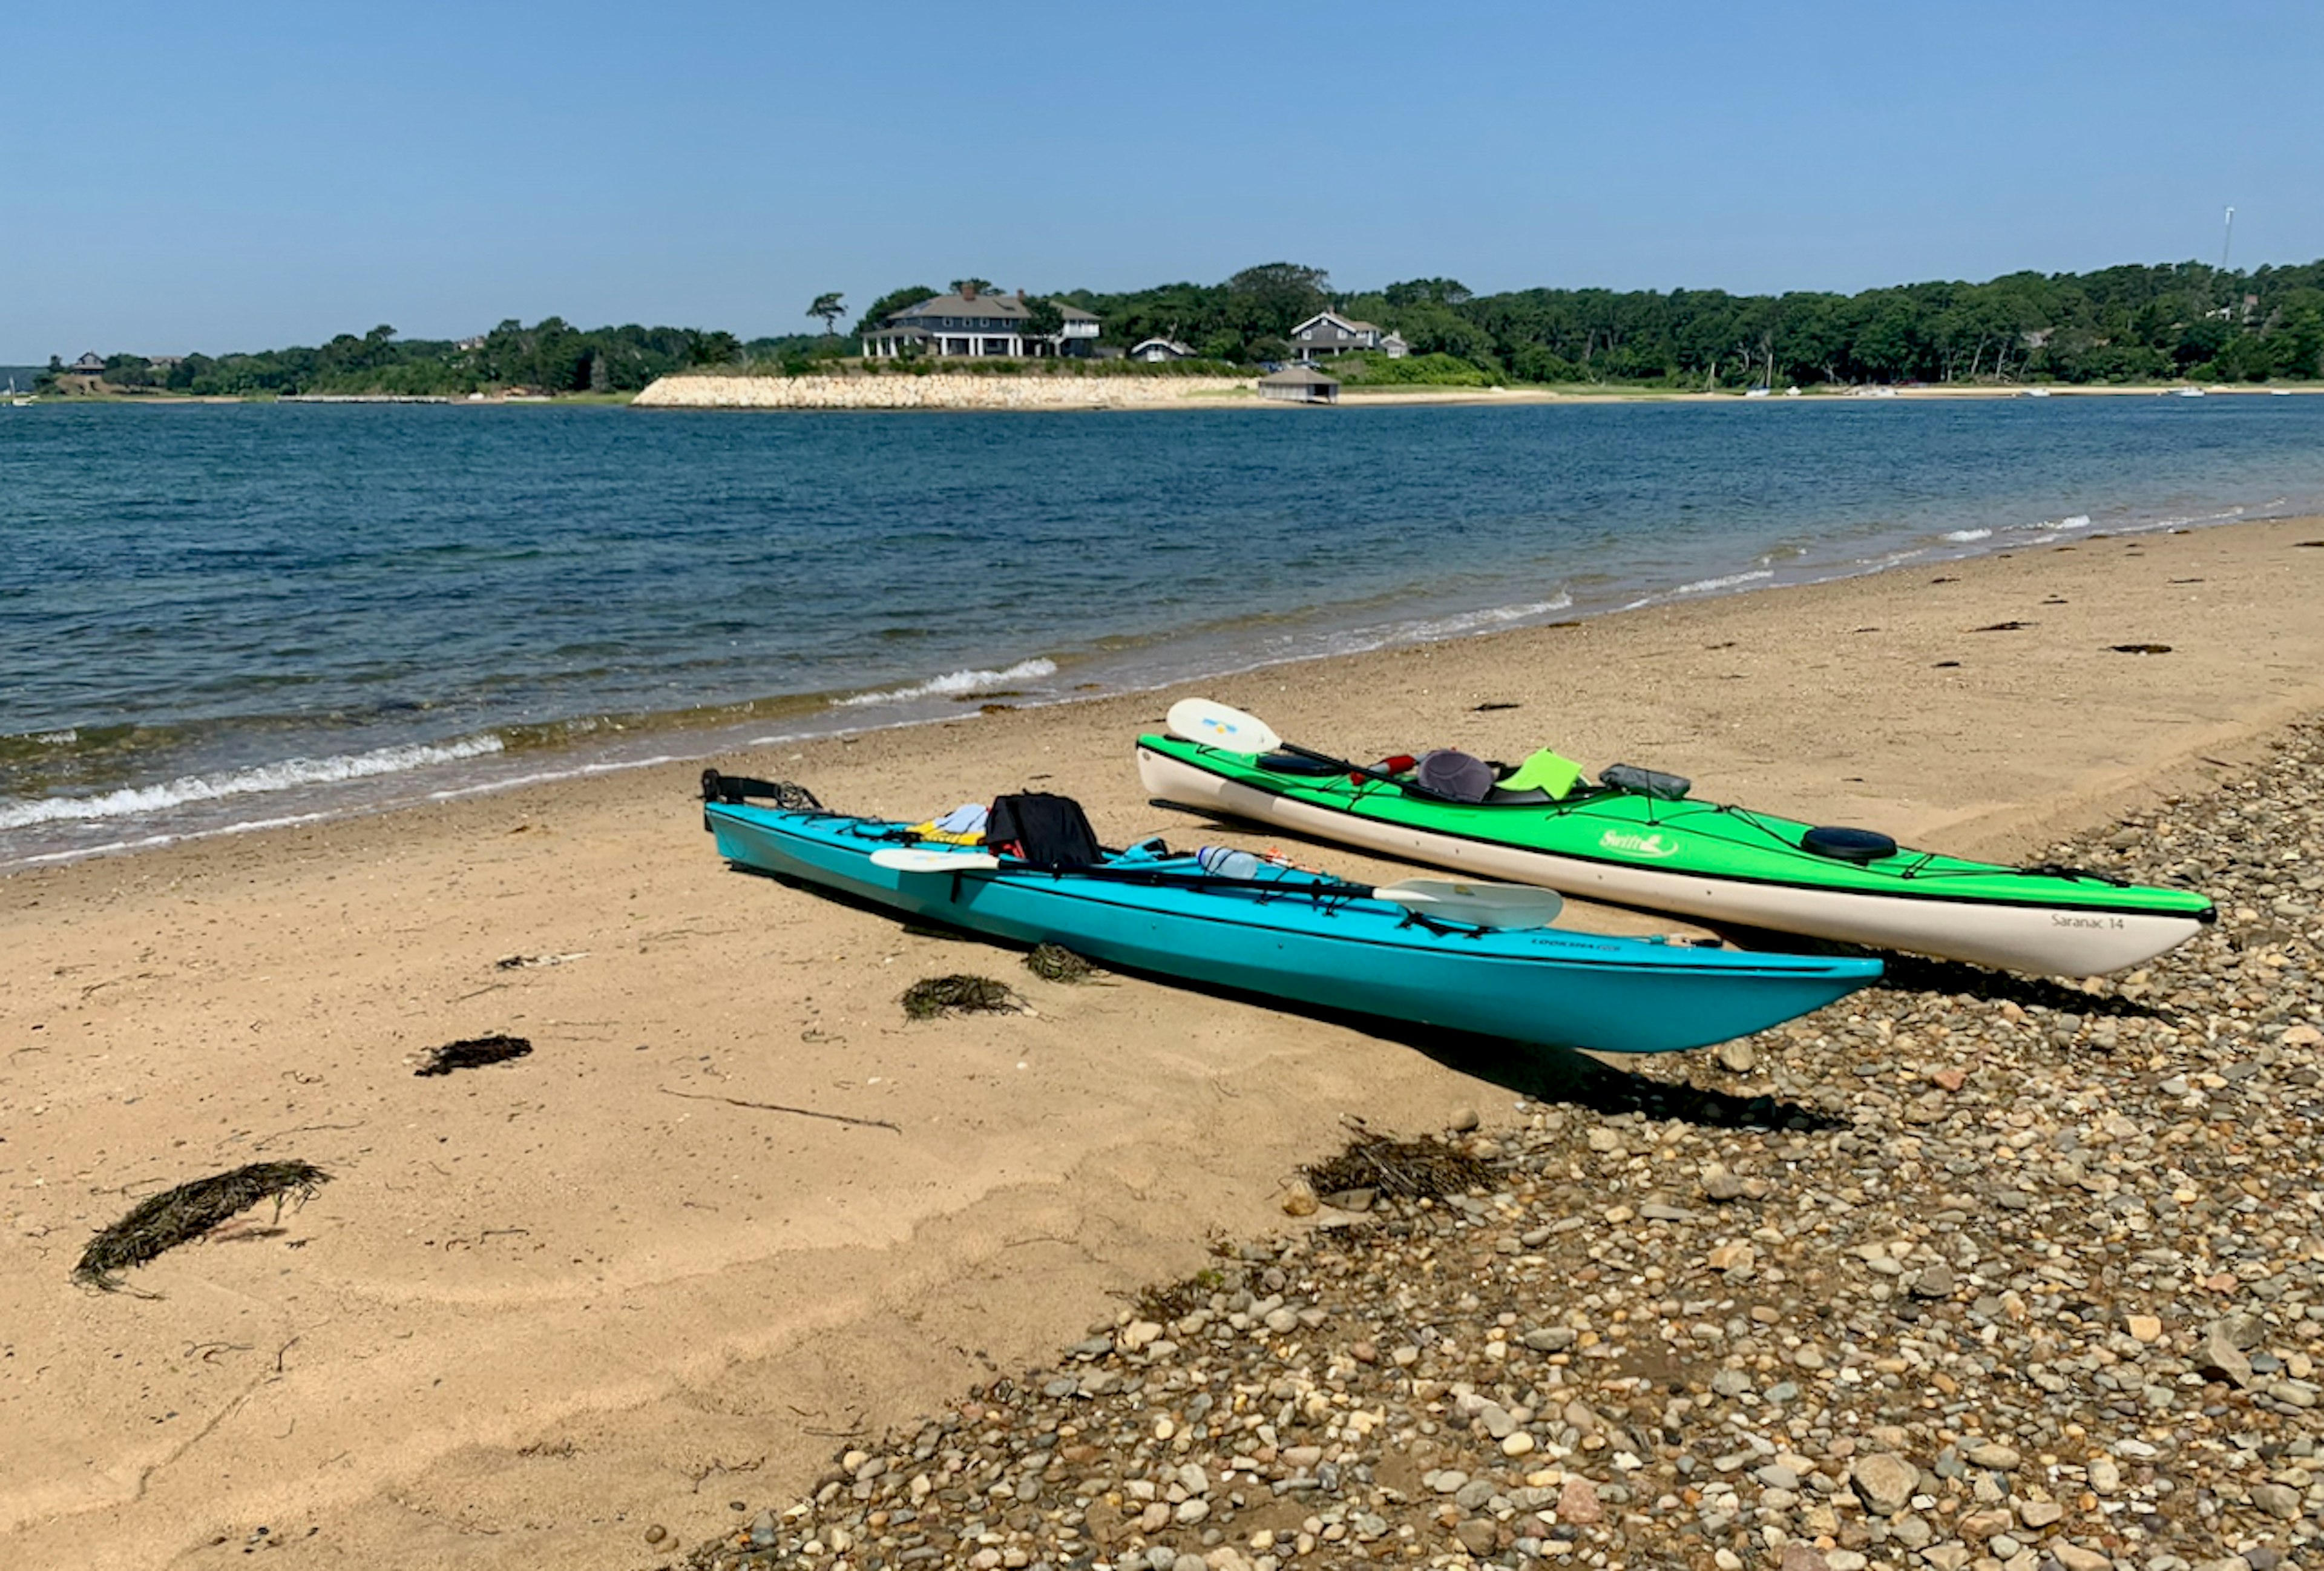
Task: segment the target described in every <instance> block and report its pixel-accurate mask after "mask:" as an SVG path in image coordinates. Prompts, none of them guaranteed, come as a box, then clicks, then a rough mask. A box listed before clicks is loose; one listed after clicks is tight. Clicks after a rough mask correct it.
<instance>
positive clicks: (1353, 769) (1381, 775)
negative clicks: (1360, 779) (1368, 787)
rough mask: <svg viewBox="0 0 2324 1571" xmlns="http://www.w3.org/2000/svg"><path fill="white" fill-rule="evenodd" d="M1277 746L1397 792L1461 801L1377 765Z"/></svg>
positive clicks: (1285, 744) (1294, 746) (1308, 749)
mask: <svg viewBox="0 0 2324 1571" xmlns="http://www.w3.org/2000/svg"><path fill="white" fill-rule="evenodd" d="M1277 747H1278V748H1279V749H1280V750H1281V751H1283V752H1285V753H1291V754H1293V755H1294V756H1296V757H1299V758H1305V759H1308V760H1311V761H1312V762H1316V763H1328V764H1330V765H1331V766H1332V767H1333V768H1334V769H1343V770H1346V771H1347V772H1349V773H1350V774H1360V775H1363V776H1365V777H1367V778H1369V779H1371V780H1376V781H1381V782H1383V783H1384V784H1388V785H1392V786H1394V787H1396V789H1397V790H1400V791H1405V792H1406V793H1408V794H1410V795H1412V796H1416V797H1426V798H1427V799H1429V800H1431V801H1434V802H1459V801H1460V798H1458V797H1448V796H1446V795H1445V794H1444V793H1443V792H1442V791H1433V790H1429V789H1428V788H1427V787H1426V786H1425V785H1422V784H1421V783H1420V782H1419V781H1411V780H1398V779H1397V778H1396V776H1395V775H1393V774H1391V773H1389V772H1388V771H1387V770H1384V769H1382V768H1380V767H1379V765H1378V764H1376V763H1351V762H1348V761H1347V760H1346V759H1344V758H1334V757H1333V756H1332V755H1331V754H1330V753H1318V752H1316V751H1315V750H1314V748H1312V747H1302V746H1300V745H1299V744H1297V743H1296V742H1283V743H1278V744H1277ZM1468 805H1471V806H1473V805H1474V804H1468Z"/></svg>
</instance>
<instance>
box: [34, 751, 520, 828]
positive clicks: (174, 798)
mask: <svg viewBox="0 0 2324 1571" xmlns="http://www.w3.org/2000/svg"><path fill="white" fill-rule="evenodd" d="M499 751H501V739H500V738H499V737H498V736H494V735H483V736H471V737H468V738H466V739H464V740H462V741H459V742H449V743H446V744H442V745H440V746H438V745H434V744H427V743H408V744H404V745H402V746H400V747H381V748H375V749H374V750H373V751H371V752H369V753H345V754H340V755H337V756H335V757H330V758H288V759H284V760H283V761H282V762H280V763H263V764H258V765H256V766H254V767H253V768H249V769H237V770H234V771H232V772H227V773H225V774H206V775H188V776H186V777H185V778H183V779H181V780H173V781H163V782H162V783H161V784H160V785H152V786H124V787H123V788H122V789H121V790H115V791H107V792H106V793H105V794H104V795H102V796H94V797H43V798H42V799H39V800H37V801H29V802H13V803H10V804H7V805H6V806H0V829H21V828H24V827H28V826H30V825H33V824H56V823H66V822H72V821H80V822H89V821H94V820H99V819H105V818H128V817H132V816H134V815H138V814H147V813H157V812H161V811H162V810H164V809H170V808H176V807H182V806H184V805H185V804H186V803H188V802H207V801H216V800H217V799H220V798H223V797H239V796H251V795H256V794H259V793H263V792H267V791H282V790H294V789H296V788H297V787H300V786H309V785H329V784H333V783H336V782H337V781H351V780H368V779H372V778H374V777H376V776H379V775H387V774H401V773H403V772H406V771H409V770H415V769H426V768H428V767H429V765H431V764H439V763H457V762H459V761H460V760H462V759H465V758H476V757H480V756H482V755H483V754H484V753H498V752H499Z"/></svg>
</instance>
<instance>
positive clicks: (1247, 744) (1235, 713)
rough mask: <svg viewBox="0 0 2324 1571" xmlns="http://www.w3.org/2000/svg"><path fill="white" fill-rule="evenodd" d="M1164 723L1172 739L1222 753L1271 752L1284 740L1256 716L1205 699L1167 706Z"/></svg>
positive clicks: (1186, 699)
mask: <svg viewBox="0 0 2324 1571" xmlns="http://www.w3.org/2000/svg"><path fill="white" fill-rule="evenodd" d="M1164 723H1165V724H1167V725H1168V726H1169V727H1170V735H1173V736H1179V737H1184V738H1185V740H1186V741H1188V742H1199V743H1202V744H1203V745H1204V746H1206V747H1215V748H1218V749H1219V750H1220V751H1222V752H1224V753H1245V754H1256V753H1272V752H1274V751H1275V750H1276V749H1277V748H1278V747H1280V746H1282V745H1283V738H1282V737H1280V736H1277V735H1276V734H1275V731H1274V729H1273V728H1272V727H1271V726H1269V725H1268V723H1267V722H1266V721H1264V720H1262V719H1260V718H1259V716H1256V715H1246V714H1244V713H1243V712H1242V711H1241V710H1240V709H1230V708H1228V707H1226V706H1225V705H1224V704H1214V703H1213V702H1212V701H1211V700H1210V699H1208V698H1181V699H1179V700H1178V701H1177V702H1176V703H1175V704H1173V705H1171V706H1170V713H1169V714H1168V715H1167V716H1165V717H1164Z"/></svg>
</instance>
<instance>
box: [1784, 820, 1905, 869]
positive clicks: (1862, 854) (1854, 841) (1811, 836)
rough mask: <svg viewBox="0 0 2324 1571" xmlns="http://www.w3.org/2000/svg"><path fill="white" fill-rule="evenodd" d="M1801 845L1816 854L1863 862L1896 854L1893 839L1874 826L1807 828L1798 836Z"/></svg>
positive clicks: (1804, 849)
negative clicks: (1861, 827) (1873, 827)
mask: <svg viewBox="0 0 2324 1571" xmlns="http://www.w3.org/2000/svg"><path fill="white" fill-rule="evenodd" d="M1800 849H1801V850H1803V851H1806V852H1811V853H1812V854H1813V855H1818V856H1829V857H1831V859H1832V860H1833V861H1835V862H1853V863H1855V864H1858V866H1862V865H1863V864H1866V863H1867V862H1877V861H1879V860H1880V859H1881V858H1882V857H1884V856H1894V855H1896V842H1895V841H1894V840H1892V839H1890V838H1889V837H1888V836H1886V835H1883V834H1882V833H1880V831H1878V830H1877V829H1841V828H1835V827H1818V828H1813V829H1810V830H1809V831H1808V832H1807V833H1806V834H1804V835H1803V836H1800Z"/></svg>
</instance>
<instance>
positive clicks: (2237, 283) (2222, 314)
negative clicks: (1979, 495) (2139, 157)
mask: <svg viewBox="0 0 2324 1571" xmlns="http://www.w3.org/2000/svg"><path fill="white" fill-rule="evenodd" d="M890 298H891V299H892V298H894V297H890ZM1057 298H1059V299H1062V300H1070V301H1071V302H1072V303H1074V305H1077V306H1080V307H1081V308H1082V309H1083V310H1088V311H1093V312H1094V313H1096V314H1097V316H1098V317H1099V318H1100V319H1101V320H1102V322H1103V324H1104V333H1103V337H1102V339H1101V342H1104V343H1113V344H1121V345H1131V344H1136V343H1138V342H1139V341H1140V340H1142V339H1145V338H1148V337H1171V338H1176V339H1177V340H1179V341H1181V342H1183V343H1185V344H1187V345H1188V346H1190V347H1193V348H1194V350H1195V351H1196V352H1197V353H1200V354H1203V355H1208V356H1215V357H1217V358H1219V359H1226V360H1235V361H1240V362H1246V363H1247V362H1250V361H1253V360H1269V359H1280V358H1283V357H1285V356H1286V355H1287V354H1288V352H1289V347H1290V346H1289V345H1288V343H1287V342H1286V335H1287V334H1288V333H1289V332H1290V330H1291V328H1293V327H1294V326H1295V325H1296V324H1297V323H1299V322H1301V321H1304V320H1305V319H1307V318H1308V317H1311V316H1313V315H1314V314H1315V312H1317V311H1319V310H1323V309H1324V308H1326V307H1327V306H1328V307H1330V308H1332V309H1333V310H1338V311H1339V312H1341V313H1342V315H1345V316H1349V317H1353V318H1355V319H1359V320H1362V321H1369V322H1374V323H1377V324H1378V325H1379V326H1380V327H1383V328H1392V329H1393V330H1395V331H1396V332H1397V333H1398V334H1400V335H1402V336H1403V337H1404V338H1405V340H1406V343H1408V344H1409V345H1410V346H1411V348H1412V352H1413V353H1414V354H1415V355H1437V354H1441V355H1448V356H1453V357H1454V358H1455V359H1458V360H1460V361H1462V362H1465V363H1467V364H1469V365H1473V366H1475V367H1477V368H1478V369H1479V370H1480V371H1482V372H1485V373H1488V374H1492V375H1497V376H1499V377H1504V378H1507V379H1508V380H1511V381H1519V382H1554V383H1574V382H1604V383H1622V384H1658V385H1664V386H1674V387H1689V388H1692V387H1748V386H1752V385H1755V384H1756V385H1771V384H1772V385H1782V384H1812V383H1827V384H1858V383H1902V382H1931V383H1936V382H1953V383H1961V382H2002V381H2007V382H2024V381H2052V382H2064V383H2104V382H2132V381H2144V380H2153V379H2161V378H2170V377H2182V376H2183V377H2190V378H2193V379H2196V380H2200V381H2226V382H2236V381H2264V380H2266V379H2268V378H2270V377H2284V378H2315V377H2319V376H2324V262H2316V263H2304V264H2302V265H2299V266H2293V267H2262V268H2258V269H2256V270H2254V271H2250V272H2243V271H2236V272H2222V271H2220V270H2218V269H2217V268H2213V267H2209V266H2205V265H2204V264H2202V263H2194V262H2187V263H2169V264H2164V265H2161V266H2153V267H2147V266H2135V265H2133V266H2124V267H2110V268H2107V269H2105V270H2103V271H2100V272H2097V273H2050V274H2043V273H2010V274H2008V275H2006V276H2005V277H2002V278H1997V279H1994V280H1992V281H1991V282H1987V283H1916V284H1905V285H1902V286H1898V287H1895V288H1889V289H1873V290H1866V291H1863V292H1861V293H1858V294H1853V295H1844V294H1824V293H1810V292H1794V293H1790V294H1783V295H1737V294H1729V293H1727V292H1726V291H1723V290H1673V291H1669V292H1668V293H1665V292H1662V291H1653V290H1638V291H1613V290H1600V289H1581V290H1569V289H1529V290H1519V291H1512V292H1509V293H1506V294H1494V295H1477V294H1472V293H1471V292H1470V291H1469V290H1468V289H1466V288H1465V287H1463V286H1462V284H1461V283H1460V282H1459V281H1457V280H1454V279H1450V278H1425V279H1414V280H1410V281H1408V282H1402V283H1394V284H1390V285H1388V287H1387V288H1386V289H1384V290H1379V291H1358V292H1354V293H1348V292H1339V291H1333V290H1332V288H1331V287H1330V282H1329V280H1328V278H1327V276H1326V275H1325V274H1324V273H1323V271H1322V270H1321V269H1317V268H1310V267H1302V266H1297V265H1296V264H1293V263H1270V264H1268V265H1267V266H1264V267H1253V268H1247V269H1245V270H1244V271H1243V272H1241V273H1236V274H1235V275H1234V276H1233V277H1232V278H1230V279H1228V280H1227V281H1226V282H1223V283H1218V284H1194V283H1173V284H1164V285H1162V286H1160V287H1158V288H1155V289H1148V290H1139V291H1133V292H1130V293H1126V294H1101V293H1097V292H1094V291H1087V290H1077V291H1069V292H1067V293H1065V294H1062V295H1060V296H1059V297H1057Z"/></svg>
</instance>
